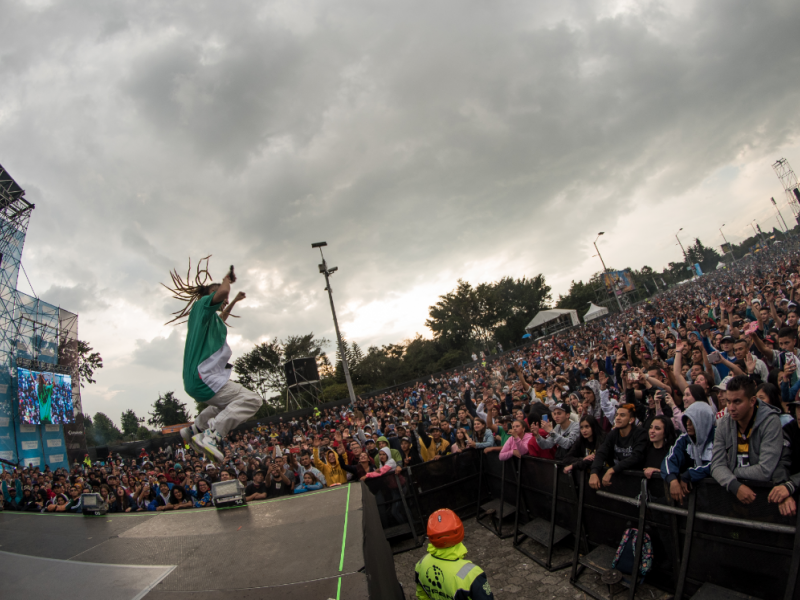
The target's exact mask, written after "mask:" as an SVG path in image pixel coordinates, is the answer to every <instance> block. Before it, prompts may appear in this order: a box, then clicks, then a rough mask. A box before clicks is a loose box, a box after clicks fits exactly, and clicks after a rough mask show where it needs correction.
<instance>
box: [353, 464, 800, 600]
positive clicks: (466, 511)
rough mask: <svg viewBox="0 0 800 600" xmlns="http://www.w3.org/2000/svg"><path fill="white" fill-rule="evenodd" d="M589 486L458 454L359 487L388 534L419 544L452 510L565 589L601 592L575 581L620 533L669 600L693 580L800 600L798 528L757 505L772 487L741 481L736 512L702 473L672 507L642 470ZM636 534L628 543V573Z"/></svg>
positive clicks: (539, 469) (559, 474)
mask: <svg viewBox="0 0 800 600" xmlns="http://www.w3.org/2000/svg"><path fill="white" fill-rule="evenodd" d="M588 479H589V475H588V472H584V471H577V470H576V471H573V472H572V473H571V474H565V473H564V472H563V468H562V466H561V465H559V464H558V463H557V462H556V461H550V460H544V459H538V458H532V457H529V456H525V457H522V458H521V459H512V460H509V461H506V462H503V461H500V460H499V457H498V455H497V453H490V454H485V453H483V452H478V451H474V450H469V451H466V452H461V453H458V454H454V455H450V456H445V457H442V458H441V459H439V460H436V461H431V462H427V463H424V464H422V465H419V466H416V467H413V468H410V469H409V468H406V469H403V470H402V473H401V474H400V475H398V474H396V473H391V474H388V475H385V476H383V477H379V478H375V479H371V480H368V482H367V486H368V487H369V489H370V490H371V491H372V492H373V493H374V494H375V495H376V499H377V500H378V506H379V510H380V513H381V522H382V524H383V526H384V531H385V532H386V535H387V538H397V537H399V536H402V535H406V536H407V537H408V538H409V539H413V542H414V545H416V546H419V545H421V544H422V543H423V541H424V536H425V524H426V522H427V518H428V516H429V515H430V514H431V513H432V512H434V511H435V510H437V509H439V508H451V509H453V510H455V511H456V512H457V513H458V514H459V515H461V517H462V518H467V517H476V518H478V520H479V522H480V523H481V524H482V525H484V526H486V527H488V528H490V529H491V530H492V531H493V532H494V533H496V534H497V535H498V536H500V537H511V536H513V538H514V540H513V541H514V547H515V548H516V549H517V550H519V551H520V552H521V553H523V554H525V555H527V556H528V557H530V558H533V559H534V560H535V561H536V562H538V563H539V564H541V565H542V566H544V567H545V568H547V569H549V570H557V569H561V568H566V567H571V577H570V580H571V582H572V583H573V585H575V586H576V587H578V588H579V589H581V590H583V591H584V592H586V593H588V594H589V595H591V596H593V597H595V598H602V596H599V595H597V593H596V591H595V589H594V588H590V587H587V586H586V585H584V583H582V578H581V575H582V573H583V571H584V570H585V569H587V568H588V569H591V570H594V571H597V572H599V573H603V572H606V571H608V570H610V568H611V560H612V559H613V556H614V553H615V552H616V549H617V546H618V545H619V543H620V540H621V538H622V535H623V532H624V531H625V530H626V529H628V528H635V529H637V530H639V531H645V532H646V533H647V534H648V536H649V538H650V540H651V544H652V549H653V560H652V566H651V568H650V571H649V572H648V574H647V576H646V581H647V583H649V584H652V585H654V586H655V587H658V588H660V589H664V590H666V591H669V592H671V593H674V594H675V598H683V597H691V595H693V594H694V593H695V592H697V590H699V589H700V587H701V586H704V585H705V586H719V587H722V588H727V589H728V590H736V591H737V592H739V593H744V594H749V595H751V596H754V597H758V598H786V599H789V598H798V597H800V593H799V592H800V590H798V589H797V588H798V586H797V585H796V584H797V577H798V572H799V571H800V536H798V535H797V531H798V525H799V524H800V521H799V520H798V517H784V516H782V515H781V514H780V512H779V510H778V507H777V506H776V505H775V504H771V503H769V502H767V496H768V494H769V491H770V489H771V488H772V486H771V485H769V484H764V483H757V482H747V485H748V486H749V487H750V488H751V489H752V490H753V491H754V492H755V494H756V500H755V501H754V502H753V503H752V504H749V505H745V504H742V503H741V502H739V501H738V500H737V499H736V497H735V496H734V495H733V494H730V493H729V492H728V491H726V490H725V489H724V488H722V487H720V486H719V485H718V484H717V483H716V482H715V481H714V480H713V479H710V478H709V479H706V480H703V481H701V482H700V483H699V484H697V485H695V486H694V488H693V489H692V491H691V492H690V494H689V495H688V496H687V497H686V498H685V499H684V502H683V505H682V506H680V505H676V504H675V503H674V502H673V501H672V499H671V497H670V496H669V493H668V490H667V489H666V487H665V485H664V482H663V481H661V479H660V478H659V477H658V476H657V475H656V476H654V477H653V478H652V479H649V480H648V479H645V478H644V475H643V473H639V472H625V473H620V474H617V475H615V476H614V477H613V479H612V483H611V485H610V486H608V487H604V488H603V489H601V490H593V489H591V488H590V487H589V485H588ZM527 539H530V540H533V542H535V543H525V541H526V540H527ZM642 539H643V536H638V537H637V546H639V548H637V549H636V552H635V557H637V564H635V565H634V569H633V570H632V572H633V573H636V572H637V569H638V557H639V556H640V555H641V553H640V547H641V543H642ZM559 549H560V551H559V554H558V556H559V557H560V562H558V564H554V562H553V554H554V550H559ZM569 550H571V555H572V558H571V559H569ZM490 575H491V574H490ZM639 583H640V581H639V580H638V579H637V578H633V577H625V578H624V579H623V580H622V581H621V582H620V585H624V586H625V587H627V588H628V592H629V595H630V597H631V598H633V594H634V593H635V590H636V586H637V585H638V584H639Z"/></svg>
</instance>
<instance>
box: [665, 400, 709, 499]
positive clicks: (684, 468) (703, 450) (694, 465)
mask: <svg viewBox="0 0 800 600" xmlns="http://www.w3.org/2000/svg"><path fill="white" fill-rule="evenodd" d="M687 419H691V420H692V424H693V425H694V431H695V440H692V438H691V437H690V436H689V434H688V433H684V434H683V435H681V436H680V437H679V438H678V440H677V441H676V442H675V444H673V446H672V448H670V451H669V454H667V456H666V458H665V459H664V462H662V463H661V477H662V478H663V479H664V481H665V482H666V483H668V484H669V483H670V482H672V480H673V479H677V478H678V477H680V478H681V479H683V480H684V481H686V482H695V481H700V480H701V479H704V478H706V477H709V476H710V475H711V457H712V454H713V449H714V434H715V430H716V415H715V414H714V409H712V408H711V406H709V405H708V404H706V403H705V402H695V403H694V404H692V405H691V406H690V407H689V408H687V409H686V411H685V412H684V413H683V419H682V420H683V426H684V427H686V421H687Z"/></svg>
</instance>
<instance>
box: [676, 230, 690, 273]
mask: <svg viewBox="0 0 800 600" xmlns="http://www.w3.org/2000/svg"><path fill="white" fill-rule="evenodd" d="M681 231H683V227H681V228H680V229H678V231H677V232H676V233H675V239H676V240H678V245H679V246H680V247H681V252H683V260H684V261H685V262H686V263H687V264H688V263H689V257H688V256H686V250H685V249H684V247H683V244H682V243H681V238H679V237H678V234H679V233H680V232H681Z"/></svg>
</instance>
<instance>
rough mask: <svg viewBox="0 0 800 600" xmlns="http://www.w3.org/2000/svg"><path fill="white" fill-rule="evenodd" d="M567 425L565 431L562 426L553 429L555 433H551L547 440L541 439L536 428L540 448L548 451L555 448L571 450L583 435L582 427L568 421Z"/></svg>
mask: <svg viewBox="0 0 800 600" xmlns="http://www.w3.org/2000/svg"><path fill="white" fill-rule="evenodd" d="M565 425H566V427H565V428H564V429H562V428H561V425H556V426H555V427H553V431H551V432H550V434H549V435H548V436H547V437H546V438H543V437H541V436H540V435H539V431H538V429H536V428H534V429H536V430H535V432H534V433H535V435H536V443H537V444H539V448H541V449H542V450H547V449H548V448H552V447H553V446H558V447H559V448H561V449H562V450H569V449H570V448H572V444H574V443H575V442H576V441H577V440H578V437H579V436H580V435H581V428H580V425H578V424H577V423H573V422H572V421H569V420H567V422H566V423H565Z"/></svg>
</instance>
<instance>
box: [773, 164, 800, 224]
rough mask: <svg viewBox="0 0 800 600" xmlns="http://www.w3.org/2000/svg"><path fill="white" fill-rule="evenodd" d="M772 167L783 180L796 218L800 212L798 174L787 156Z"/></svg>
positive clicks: (787, 199) (788, 200) (787, 197)
mask: <svg viewBox="0 0 800 600" xmlns="http://www.w3.org/2000/svg"><path fill="white" fill-rule="evenodd" d="M772 168H773V169H774V170H775V174H776V175H777V176H778V179H780V181H781V185H782V186H783V190H784V193H785V194H786V201H787V202H788V203H789V206H790V207H791V209H792V213H794V216H795V218H796V217H797V215H798V214H800V187H798V183H797V175H795V174H794V171H792V167H791V166H790V165H789V161H788V160H786V159H785V158H782V159H780V160H778V161H776V162H775V163H774V164H773V165H772Z"/></svg>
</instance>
